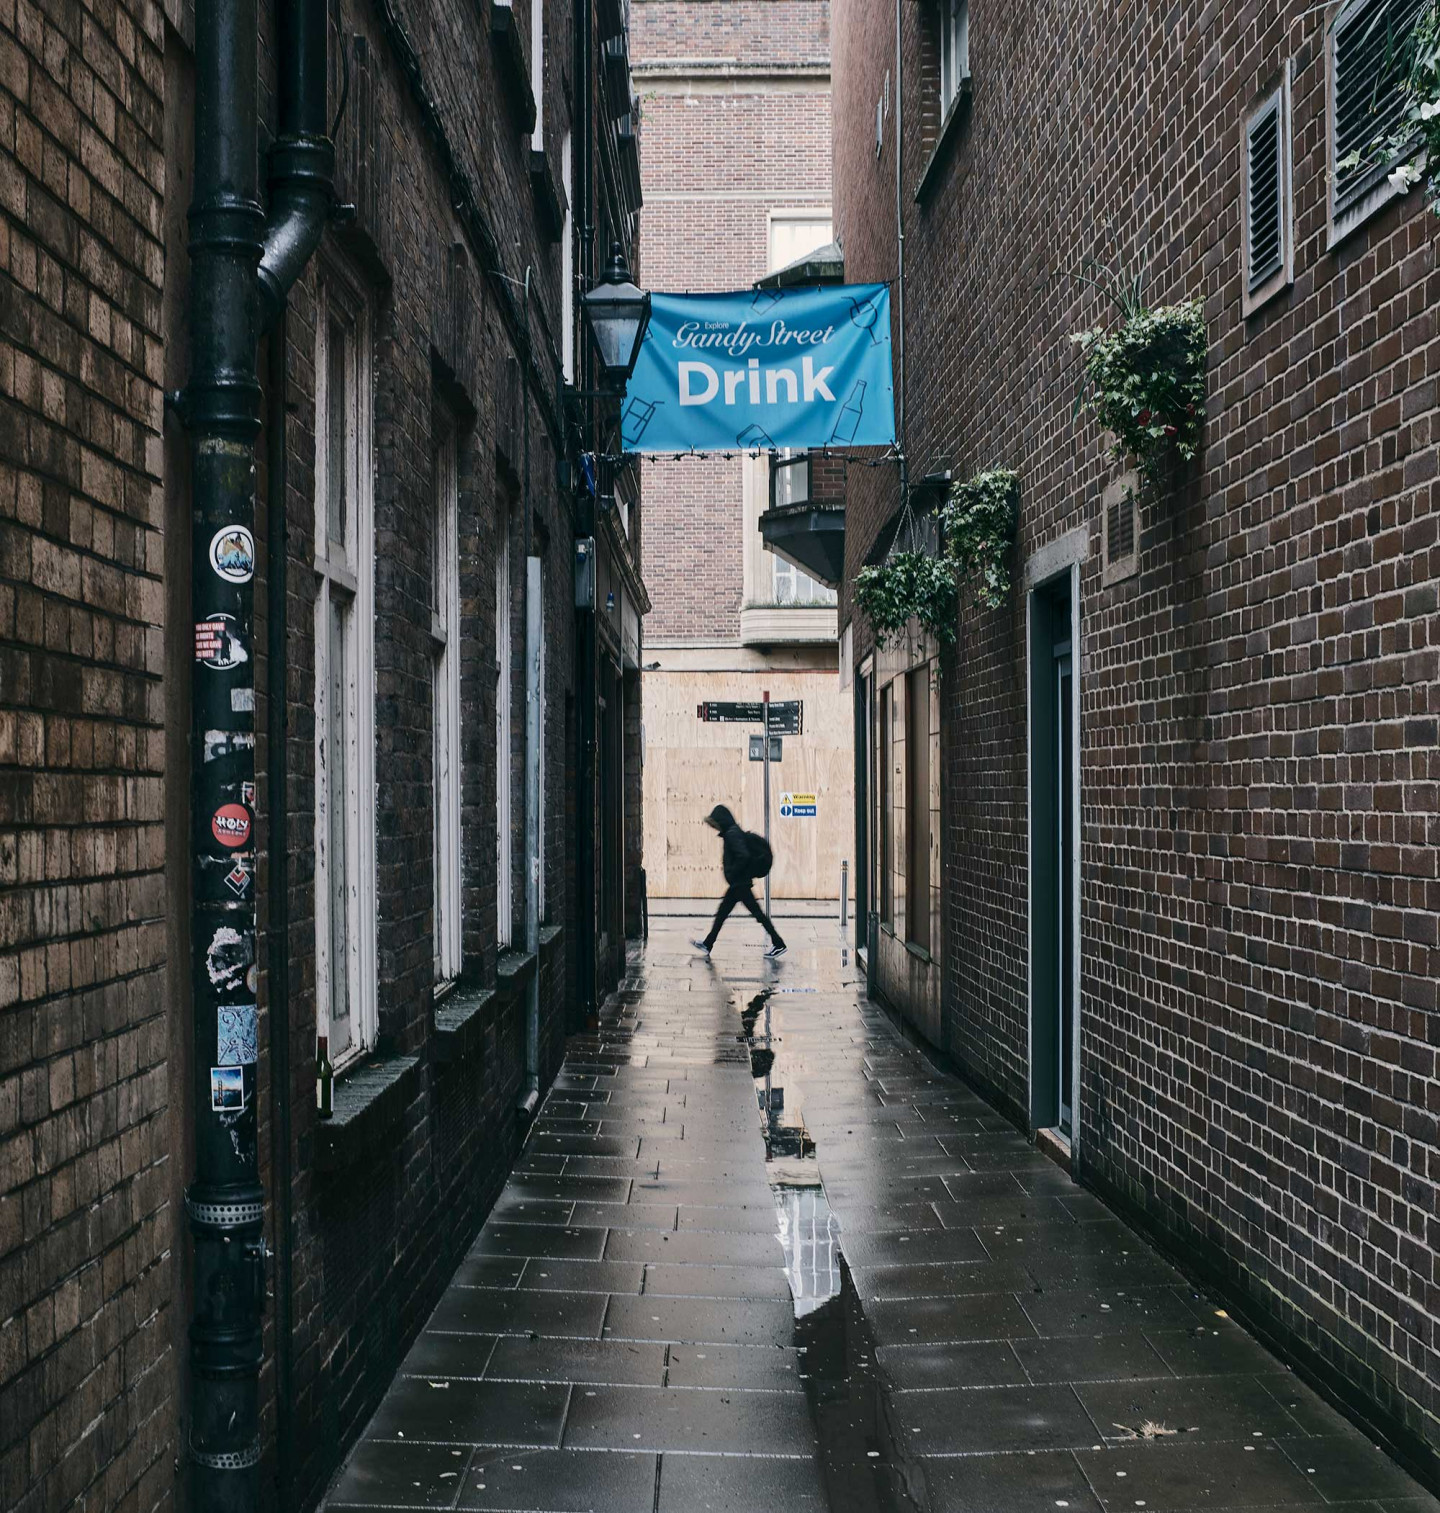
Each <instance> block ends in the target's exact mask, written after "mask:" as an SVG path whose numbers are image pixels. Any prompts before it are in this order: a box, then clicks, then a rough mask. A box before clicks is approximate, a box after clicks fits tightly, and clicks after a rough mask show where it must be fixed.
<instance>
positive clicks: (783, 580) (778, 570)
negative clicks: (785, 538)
mask: <svg viewBox="0 0 1440 1513" xmlns="http://www.w3.org/2000/svg"><path fill="white" fill-rule="evenodd" d="M770 560H771V561H772V562H773V563H774V564H775V569H774V571H775V603H776V604H801V605H810V606H815V607H817V608H824V607H826V606H829V605H833V604H834V603H835V602H836V596H835V590H834V589H833V588H826V587H825V585H824V584H823V583H817V582H816V581H815V580H814V579H813V578H812V577H811V576H810V574H809V573H806V572H802V571H801V570H800V569H799V568H798V567H796V566H795V564H794V563H793V562H787V561H786V560H785V559H784V558H783V557H777V556H774V555H773V554H772V555H771V558H770Z"/></svg>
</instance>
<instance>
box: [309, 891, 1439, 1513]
mask: <svg viewBox="0 0 1440 1513" xmlns="http://www.w3.org/2000/svg"><path fill="white" fill-rule="evenodd" d="M693 923H694V922H693V920H687V919H685V918H682V917H674V916H672V917H662V918H657V919H655V920H654V921H653V922H652V931H651V935H650V939H649V942H648V945H646V946H645V947H643V948H632V955H631V958H630V962H629V973H628V976H627V977H626V979H625V981H624V982H623V984H622V987H621V989H620V991H619V992H618V993H616V994H615V995H614V996H613V997H612V998H611V1000H610V1001H609V1003H608V1005H607V1008H606V1012H605V1015H604V1017H603V1020H602V1027H601V1032H600V1034H599V1035H598V1037H589V1038H577V1039H574V1040H572V1041H571V1043H570V1046H569V1050H568V1054H567V1057H566V1060H565V1064H564V1067H563V1070H562V1072H561V1074H560V1076H559V1078H558V1079H557V1081H556V1083H555V1085H554V1087H553V1089H552V1090H551V1092H550V1094H549V1097H548V1099H547V1101H546V1103H545V1104H544V1106H543V1108H542V1110H541V1113H540V1116H539V1118H538V1119H537V1121H536V1124H535V1127H534V1130H533V1132H532V1134H531V1136H530V1139H529V1141H528V1143H527V1145H526V1148H525V1151H524V1154H523V1156H522V1158H521V1160H520V1162H519V1164H518V1166H517V1167H516V1169H515V1171H514V1174H513V1175H512V1177H511V1179H510V1181H509V1183H508V1185H507V1187H506V1188H505V1191H504V1194H503V1196H502V1197H501V1199H500V1201H499V1203H498V1204H497V1205H496V1207H495V1210H494V1212H493V1214H492V1215H491V1217H490V1219H489V1221H488V1222H487V1223H486V1225H485V1227H484V1229H483V1230H482V1231H481V1233H480V1236H479V1238H478V1240H477V1241H476V1243H475V1245H474V1247H473V1248H472V1250H471V1252H470V1254H469V1256H468V1257H467V1258H466V1259H465V1261H464V1263H463V1264H462V1265H461V1267H460V1269H459V1270H458V1271H457V1272H456V1274H455V1277H454V1279H453V1281H452V1282H451V1284H450V1286H449V1288H448V1290H447V1291H446V1293H445V1295H444V1297H443V1298H442V1300H441V1302H440V1305H439V1307H438V1308H437V1309H436V1311H435V1313H434V1315H433V1316H432V1318H431V1319H430V1321H429V1323H428V1325H427V1326H426V1328H425V1330H424V1332H423V1333H422V1335H421V1336H420V1339H419V1341H418V1342H417V1343H416V1345H415V1347H414V1348H413V1350H412V1351H411V1352H410V1355H409V1357H408V1358H407V1359H406V1361H405V1363H404V1365H403V1367H402V1369H401V1371H400V1374H399V1375H398V1376H397V1378H396V1380H395V1383H394V1385H393V1386H392V1388H391V1389H390V1391H389V1393H388V1395H387V1396H386V1398H385V1400H384V1402H383V1404H382V1405H381V1407H380V1409H379V1411H378V1413H377V1414H376V1415H375V1417H374V1419H373V1421H372V1422H371V1423H370V1425H369V1427H368V1428H367V1430H366V1431H365V1434H364V1436H363V1437H362V1439H361V1440H360V1442H359V1443H358V1444H357V1445H356V1447H355V1449H354V1451H353V1452H352V1454H351V1456H350V1458H349V1460H348V1462H347V1464H346V1465H345V1467H344V1468H343V1470H342V1472H341V1473H340V1475H339V1476H338V1478H337V1479H336V1481H335V1482H334V1484H333V1485H332V1487H331V1490H330V1493H329V1495H328V1498H327V1500H326V1502H325V1506H326V1507H327V1508H329V1509H330V1510H332V1513H342V1510H346V1509H358V1508H376V1507H388V1508H431V1509H434V1508H460V1509H477V1510H478V1509H492V1510H502V1509H503V1510H510V1513H517V1510H547V1513H562V1510H563V1513H581V1510H593V1513H642V1510H646V1509H653V1510H655V1513H700V1510H704V1513H755V1510H759V1509H765V1508H775V1509H785V1510H787V1513H788V1510H802V1509H817V1510H819V1509H834V1510H841V1509H844V1510H847V1513H849V1510H856V1513H863V1510H872V1509H873V1510H877V1513H880V1510H884V1513H916V1510H933V1513H1009V1510H1021V1509H1034V1510H1037V1513H1038V1510H1041V1509H1048V1508H1067V1509H1070V1510H1073V1513H1084V1510H1090V1513H1100V1510H1104V1513H1119V1510H1121V1509H1130V1508H1145V1509H1147V1510H1150V1513H1167V1510H1168V1513H1182V1510H1185V1513H1188V1510H1195V1509H1205V1510H1207V1513H1220V1510H1229V1509H1239V1508H1246V1509H1251V1510H1257V1509H1262V1508H1266V1509H1268V1508H1278V1507H1283V1508H1284V1509H1285V1510H1286V1513H1319V1510H1320V1509H1325V1510H1336V1509H1338V1510H1341V1513H1433V1510H1436V1509H1440V1502H1437V1501H1436V1500H1435V1499H1434V1498H1432V1497H1430V1496H1429V1495H1428V1494H1426V1493H1425V1492H1423V1490H1422V1489H1421V1488H1420V1487H1419V1486H1418V1485H1417V1484H1416V1483H1414V1482H1413V1481H1411V1480H1410V1479H1409V1478H1408V1477H1407V1476H1406V1475H1405V1474H1404V1473H1403V1472H1402V1471H1400V1470H1399V1469H1398V1468H1397V1467H1396V1466H1395V1465H1394V1464H1393V1463H1392V1462H1391V1461H1390V1460H1388V1459H1387V1458H1386V1457H1385V1456H1384V1455H1382V1454H1381V1453H1380V1452H1379V1451H1378V1450H1376V1449H1375V1448H1374V1447H1372V1446H1371V1445H1370V1444H1369V1443H1368V1442H1367V1441H1366V1440H1365V1439H1364V1438H1363V1437H1362V1436H1361V1435H1360V1434H1359V1432H1358V1431H1356V1430H1355V1429H1353V1428H1351V1427H1350V1426H1349V1425H1348V1424H1347V1423H1346V1422H1345V1421H1344V1420H1343V1419H1342V1418H1340V1417H1339V1415H1337V1414H1336V1413H1334V1412H1333V1411H1331V1410H1330V1409H1329V1408H1328V1407H1327V1406H1325V1404H1324V1403H1323V1402H1322V1401H1321V1399H1320V1398H1319V1397H1318V1396H1317V1395H1316V1394H1315V1393H1313V1392H1311V1391H1310V1390H1309V1389H1308V1388H1306V1387H1304V1386H1302V1385H1301V1384H1300V1383H1299V1382H1298V1381H1297V1380H1296V1378H1295V1377H1294V1376H1293V1375H1292V1374H1291V1373H1290V1372H1289V1371H1287V1370H1286V1369H1285V1368H1284V1367H1283V1366H1282V1365H1280V1364H1279V1363H1278V1362H1277V1361H1276V1360H1275V1359H1274V1358H1273V1357H1272V1356H1270V1355H1269V1354H1268V1353H1267V1352H1266V1351H1265V1350H1264V1349H1263V1348H1262V1347H1261V1346H1260V1345H1258V1344H1257V1343H1256V1342H1255V1341H1254V1340H1253V1339H1252V1338H1251V1337H1250V1336H1249V1335H1248V1334H1246V1333H1245V1332H1244V1331H1243V1330H1242V1329H1241V1328H1240V1327H1239V1326H1238V1325H1237V1324H1236V1323H1235V1322H1233V1321H1232V1320H1231V1319H1230V1318H1228V1317H1227V1316H1226V1314H1225V1312H1224V1310H1223V1309H1221V1308H1219V1307H1218V1306H1217V1305H1215V1304H1214V1303H1212V1302H1211V1301H1210V1300H1209V1299H1208V1298H1207V1297H1206V1295H1205V1294H1204V1293H1203V1292H1201V1291H1199V1290H1197V1289H1195V1288H1194V1287H1192V1286H1191V1285H1189V1283H1188V1282H1187V1281H1186V1279H1185V1277H1184V1276H1183V1275H1182V1274H1181V1273H1180V1272H1179V1271H1177V1270H1176V1269H1175V1268H1174V1267H1173V1266H1171V1265H1170V1264H1168V1263H1167V1262H1166V1261H1165V1260H1163V1259H1162V1258H1161V1257H1160V1256H1159V1255H1157V1254H1156V1253H1155V1252H1154V1251H1152V1250H1151V1249H1150V1248H1149V1247H1148V1246H1147V1245H1146V1244H1145V1243H1144V1242H1143V1241H1142V1240H1141V1239H1139V1238H1138V1237H1137V1236H1136V1235H1135V1234H1134V1233H1133V1232H1132V1231H1130V1230H1129V1229H1127V1228H1126V1227H1125V1226H1124V1225H1123V1224H1121V1223H1120V1222H1119V1221H1118V1220H1116V1219H1115V1218H1114V1217H1113V1216H1112V1215H1111V1214H1110V1213H1109V1211H1108V1210H1107V1209H1106V1208H1105V1207H1104V1206H1103V1205H1102V1204H1101V1203H1099V1202H1098V1201H1097V1200H1096V1199H1095V1198H1094V1197H1092V1196H1091V1195H1090V1194H1088V1193H1087V1192H1085V1191H1083V1190H1082V1189H1080V1188H1079V1187H1077V1186H1075V1185H1074V1184H1072V1183H1071V1181H1070V1179H1069V1178H1068V1176H1067V1175H1066V1174H1065V1173H1064V1172H1063V1171H1061V1170H1060V1169H1059V1168H1058V1167H1057V1166H1055V1165H1054V1164H1053V1163H1052V1162H1051V1161H1050V1160H1049V1159H1048V1157H1046V1156H1045V1155H1043V1154H1041V1153H1039V1152H1037V1151H1036V1150H1035V1148H1034V1147H1033V1146H1031V1145H1030V1144H1029V1143H1028V1142H1027V1141H1026V1140H1025V1139H1024V1138H1023V1137H1022V1136H1021V1135H1020V1133H1019V1132H1018V1131H1016V1130H1015V1129H1014V1128H1013V1127H1012V1126H1011V1125H1010V1124H1009V1123H1008V1122H1007V1121H1006V1120H1004V1119H1003V1118H1001V1117H999V1116H998V1115H996V1114H995V1113H993V1112H992V1111H991V1110H990V1109H989V1107H988V1106H987V1105H986V1104H985V1103H984V1102H983V1101H981V1100H980V1099H979V1098H978V1097H977V1096H976V1095H975V1094H974V1093H972V1092H971V1091H969V1090H968V1089H967V1088H966V1087H965V1086H964V1085H963V1084H962V1083H960V1082H959V1081H958V1080H957V1079H956V1078H954V1077H952V1076H950V1075H948V1074H946V1073H945V1072H943V1071H941V1070H939V1069H937V1068H936V1067H935V1066H934V1065H932V1064H931V1063H930V1062H929V1061H927V1060H926V1059H925V1058H924V1057H923V1056H922V1055H921V1054H919V1053H918V1052H917V1050H916V1049H915V1048H914V1047H913V1046H912V1045H911V1044H909V1043H907V1042H906V1041H905V1040H904V1039H902V1038H901V1037H900V1035H899V1034H898V1033H897V1032H896V1030H895V1028H894V1026H893V1025H892V1022H891V1021H890V1019H889V1018H888V1017H887V1016H886V1015H885V1014H884V1013H883V1012H881V1011H880V1010H879V1009H878V1008H876V1007H875V1006H874V1005H873V1004H870V1003H868V1002H867V1001H866V999H865V997H864V992H863V981H861V980H859V979H858V978H857V974H856V971H855V969H854V967H853V966H852V964H851V956H850V953H849V951H848V950H847V949H846V947H845V945H844V941H843V935H842V932H841V931H840V930H839V929H838V927H837V925H836V924H835V922H834V920H833V919H830V918H815V917H811V918H806V919H790V920H788V921H787V923H786V930H787V935H788V936H789V939H790V951H789V953H788V955H787V956H786V957H785V958H784V959H783V960H782V961H780V962H778V963H775V964H773V965H772V964H770V963H768V962H763V961H762V957H761V952H760V946H761V942H762V937H761V935H760V932H759V929H758V927H757V926H755V925H753V924H752V923H751V922H750V921H748V920H747V921H745V922H744V924H743V926H741V925H738V924H735V925H732V926H731V927H730V929H729V930H728V931H727V933H726V935H725V936H724V937H723V938H722V941H721V944H720V945H719V946H718V947H717V950H716V954H715V959H714V960H713V961H706V960H705V959H703V958H702V957H700V956H699V955H698V954H697V953H696V952H695V951H694V950H693V949H692V948H691V947H690V946H689V944H688V943H687V939H686V937H687V935H689V934H690V933H693ZM767 1110H768V1117H767V1116H766V1113H767Z"/></svg>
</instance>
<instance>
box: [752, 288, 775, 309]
mask: <svg viewBox="0 0 1440 1513" xmlns="http://www.w3.org/2000/svg"><path fill="white" fill-rule="evenodd" d="M779 303H780V291H779V290H778V289H757V290H756V291H755V293H754V294H753V295H752V296H751V297H750V308H751V309H752V310H753V311H754V312H755V314H756V315H764V313H765V312H766V311H767V310H770V309H773V308H774V307H775V306H776V305H778V304H779Z"/></svg>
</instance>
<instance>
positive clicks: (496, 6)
mask: <svg viewBox="0 0 1440 1513" xmlns="http://www.w3.org/2000/svg"><path fill="white" fill-rule="evenodd" d="M490 36H491V39H492V40H493V41H494V43H495V48H496V51H497V52H498V53H499V54H500V60H501V63H502V64H503V67H502V69H501V75H502V77H503V79H504V81H505V85H506V88H507V90H508V91H509V94H510V97H511V100H512V102H513V103H514V106H515V109H516V110H517V111H518V112H519V118H520V130H521V131H534V130H535V93H534V91H533V90H532V89H531V88H530V64H529V62H528V61H527V60H526V57H525V44H524V43H523V42H522V41H521V40H520V28H519V25H518V23H517V22H516V19H515V8H514V6H513V5H511V4H510V3H509V0H505V3H501V0H491V4H490Z"/></svg>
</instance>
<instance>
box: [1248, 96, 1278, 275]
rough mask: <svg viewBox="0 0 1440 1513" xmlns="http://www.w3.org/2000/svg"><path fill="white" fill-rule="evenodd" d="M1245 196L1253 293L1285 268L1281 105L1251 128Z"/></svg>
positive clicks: (1266, 112) (1269, 108)
mask: <svg viewBox="0 0 1440 1513" xmlns="http://www.w3.org/2000/svg"><path fill="white" fill-rule="evenodd" d="M1247 145H1248V154H1247V156H1248V172H1247V175H1246V178H1247V183H1246V193H1247V194H1248V196H1249V208H1250V248H1249V251H1250V291H1251V293H1254V291H1255V290H1256V289H1258V288H1259V287H1260V286H1261V285H1262V284H1264V283H1265V282H1266V281H1267V280H1269V279H1271V278H1273V277H1274V276H1275V275H1276V274H1277V273H1278V272H1279V271H1280V270H1281V268H1282V267H1283V266H1284V264H1285V247H1284V236H1283V231H1282V225H1281V217H1282V216H1283V215H1284V213H1285V203H1284V176H1283V171H1282V168H1283V165H1282V162H1281V155H1280V101H1279V96H1278V95H1277V96H1276V99H1275V102H1274V103H1273V104H1272V105H1271V106H1270V107H1268V108H1267V109H1266V110H1265V111H1264V113H1263V114H1262V115H1260V116H1259V117H1258V118H1257V119H1256V120H1254V121H1252V122H1251V124H1250V132H1249V138H1248V144H1247Z"/></svg>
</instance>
